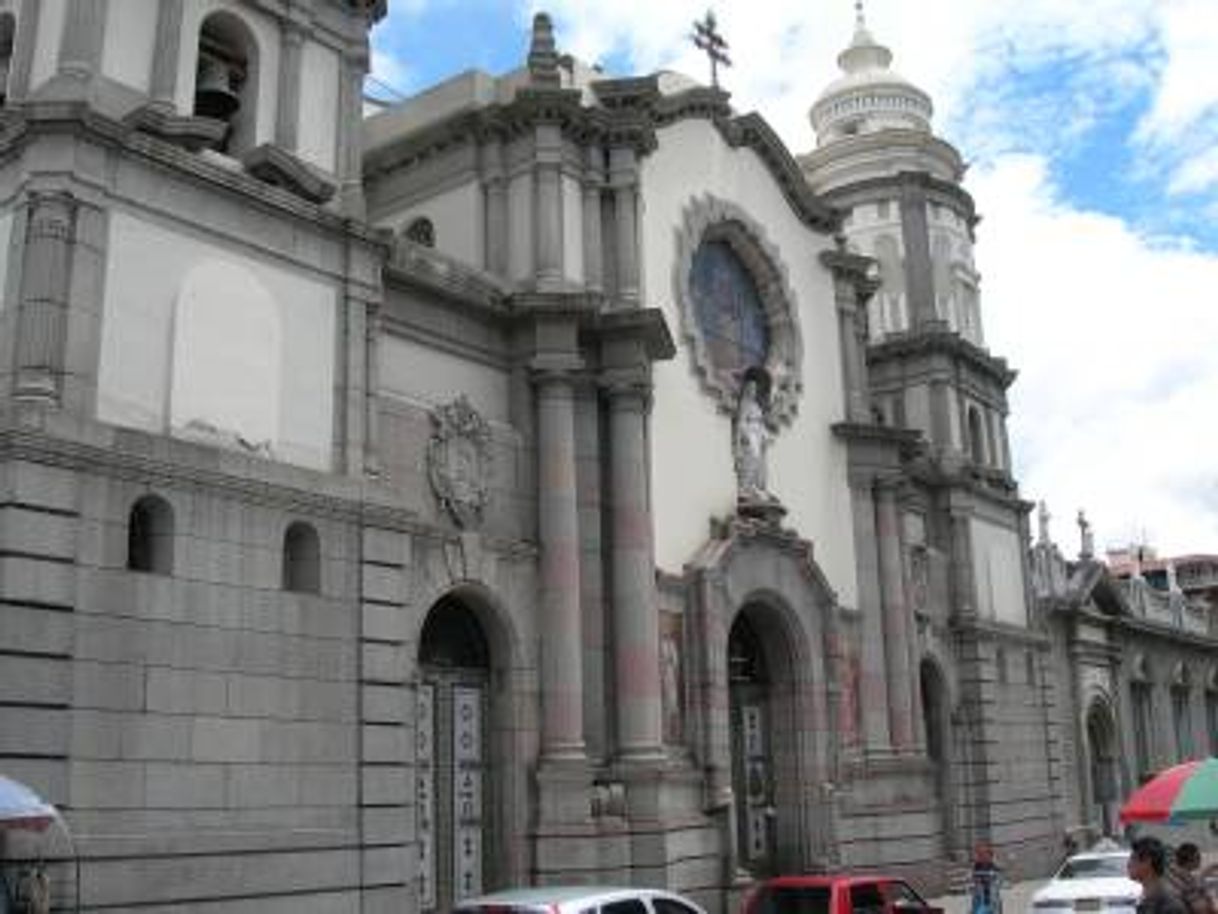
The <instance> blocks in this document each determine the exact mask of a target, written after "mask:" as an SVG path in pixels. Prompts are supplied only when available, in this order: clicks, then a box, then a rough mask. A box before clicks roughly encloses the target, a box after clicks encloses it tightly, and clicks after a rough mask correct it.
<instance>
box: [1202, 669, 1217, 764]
mask: <svg viewBox="0 0 1218 914" xmlns="http://www.w3.org/2000/svg"><path fill="white" fill-rule="evenodd" d="M1205 729H1206V731H1207V733H1208V735H1209V743H1210V755H1218V670H1215V671H1213V672H1211V673H1210V676H1209V679H1208V680H1207V681H1206V684H1205Z"/></svg>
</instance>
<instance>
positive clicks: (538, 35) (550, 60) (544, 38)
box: [529, 13, 562, 86]
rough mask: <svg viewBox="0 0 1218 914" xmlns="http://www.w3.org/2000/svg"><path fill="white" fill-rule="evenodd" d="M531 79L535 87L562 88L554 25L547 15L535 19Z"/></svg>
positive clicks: (531, 50)
mask: <svg viewBox="0 0 1218 914" xmlns="http://www.w3.org/2000/svg"><path fill="white" fill-rule="evenodd" d="M529 78H530V80H531V81H532V82H533V83H534V85H539V86H561V85H562V76H561V75H560V74H559V72H558V51H557V49H556V45H555V43H554V23H553V22H551V21H550V17H549V16H548V15H547V14H545V13H538V14H537V15H536V16H534V17H533V38H532V41H531V42H530V44H529Z"/></svg>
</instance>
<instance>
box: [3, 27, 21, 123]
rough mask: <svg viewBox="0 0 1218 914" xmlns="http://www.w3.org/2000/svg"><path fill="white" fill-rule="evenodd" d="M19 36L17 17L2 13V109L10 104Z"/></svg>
mask: <svg viewBox="0 0 1218 914" xmlns="http://www.w3.org/2000/svg"><path fill="white" fill-rule="evenodd" d="M16 34H17V17H15V16H14V15H13V14H12V13H0V107H3V106H4V105H6V104H8V81H9V74H10V73H12V70H13V38H14V37H15V36H16Z"/></svg>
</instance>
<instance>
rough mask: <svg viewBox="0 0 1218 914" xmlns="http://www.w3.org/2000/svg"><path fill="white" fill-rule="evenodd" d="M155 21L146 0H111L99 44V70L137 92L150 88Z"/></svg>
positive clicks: (154, 44)
mask: <svg viewBox="0 0 1218 914" xmlns="http://www.w3.org/2000/svg"><path fill="white" fill-rule="evenodd" d="M152 6H154V7H155V6H156V4H152ZM156 20H157V17H156V11H155V9H154V10H151V13H150V8H149V4H148V2H147V0H110V4H109V6H108V7H107V10H106V36H105V42H104V44H103V45H102V72H103V73H104V74H105V75H106V76H109V77H110V78H111V79H113V80H115V81H116V82H120V83H123V84H124V85H127V86H130V87H131V88H133V89H135V90H136V91H138V92H145V93H146V92H148V91H149V90H150V88H151V86H152V51H153V48H154V47H155V46H156Z"/></svg>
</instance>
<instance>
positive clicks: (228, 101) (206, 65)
mask: <svg viewBox="0 0 1218 914" xmlns="http://www.w3.org/2000/svg"><path fill="white" fill-rule="evenodd" d="M260 62H261V54H260V53H259V48H258V41H257V39H256V38H255V37H254V33H253V31H252V30H251V29H250V27H249V26H248V25H246V23H245V22H244V21H243V20H242V19H241V17H240V16H238V15H236V14H235V13H232V12H230V11H228V10H218V11H216V12H214V13H212V14H210V15H209V16H208V17H207V18H206V19H204V20H203V23H202V25H201V26H200V27H199V47H198V58H197V62H196V64H195V95H194V110H193V113H194V114H195V115H196V116H200V117H210V118H213V119H215V120H218V121H223V122H224V123H226V124H228V128H229V129H228V131H227V132H226V133H225V135H224V136H223V138H221V140H220V141H219V142H218V143H217V145H216V148H217V150H218V151H220V152H224V153H228V154H229V155H240V154H241V153H243V152H245V151H247V150H249V149H252V148H253V147H254V146H255V145H257V139H256V133H257V114H258V87H259V75H260V74H259V68H260Z"/></svg>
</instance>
